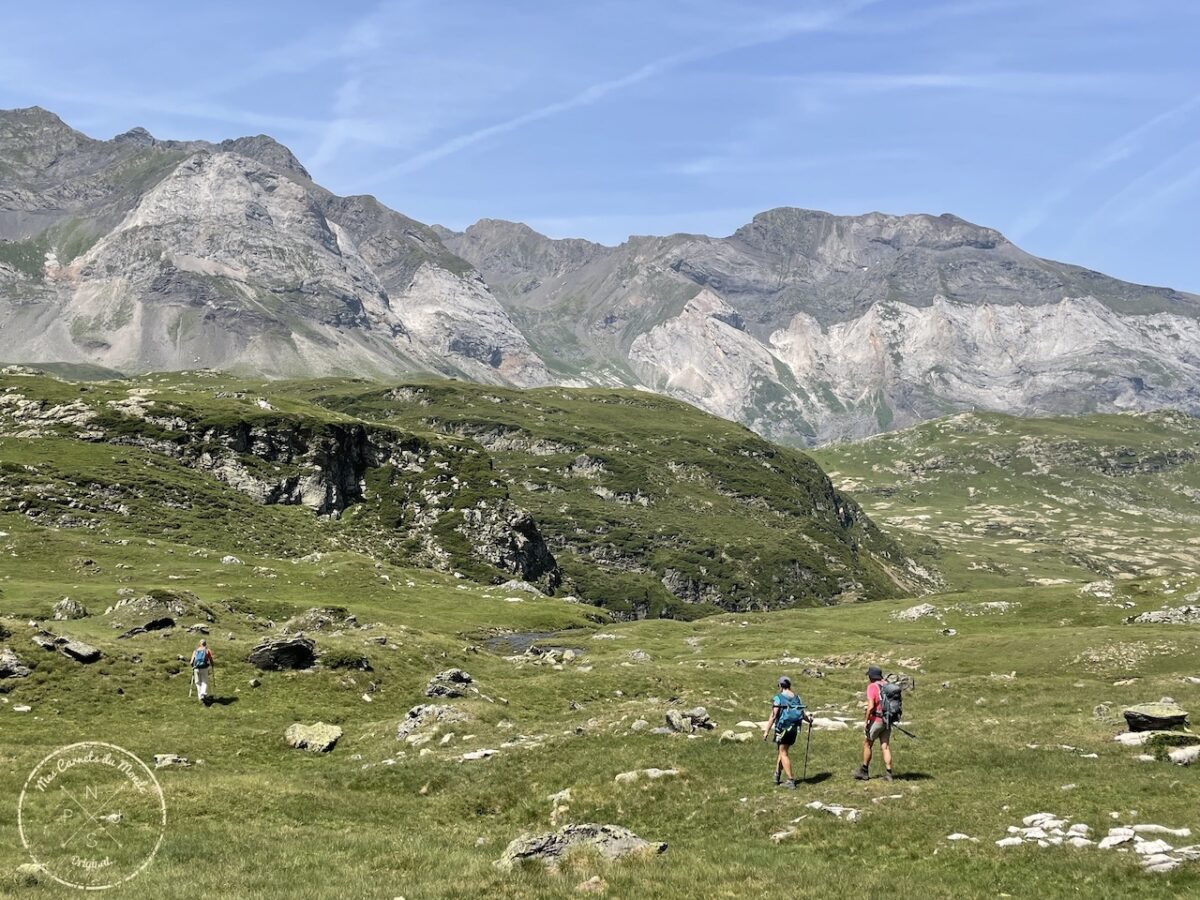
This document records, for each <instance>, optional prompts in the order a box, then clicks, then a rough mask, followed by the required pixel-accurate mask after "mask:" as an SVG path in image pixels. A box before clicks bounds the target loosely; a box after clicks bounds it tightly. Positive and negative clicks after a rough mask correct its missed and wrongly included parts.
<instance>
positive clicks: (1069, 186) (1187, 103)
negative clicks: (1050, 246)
mask: <svg viewBox="0 0 1200 900" xmlns="http://www.w3.org/2000/svg"><path fill="white" fill-rule="evenodd" d="M1197 108H1200V94H1195V95H1193V96H1192V97H1189V98H1188V99H1186V100H1184V101H1183V102H1182V103H1179V104H1176V105H1175V106H1172V107H1171V108H1170V109H1167V110H1164V111H1163V112H1160V113H1158V114H1156V115H1154V116H1151V117H1150V118H1148V119H1146V120H1145V121H1143V122H1141V123H1139V124H1138V125H1136V126H1135V127H1133V128H1131V129H1129V130H1128V131H1126V132H1124V133H1123V134H1121V135H1119V136H1118V137H1116V138H1115V139H1113V140H1112V141H1110V142H1109V143H1107V144H1105V145H1104V146H1103V147H1101V148H1100V149H1099V150H1097V151H1096V152H1095V153H1092V154H1089V155H1087V156H1085V157H1083V158H1082V159H1080V160H1078V161H1077V162H1076V163H1075V165H1073V166H1072V167H1071V168H1070V169H1069V170H1068V171H1067V172H1065V173H1064V174H1063V175H1062V177H1061V178H1060V179H1059V182H1058V186H1057V187H1055V188H1054V189H1053V190H1051V191H1050V192H1049V193H1047V194H1046V196H1044V197H1043V198H1042V199H1041V200H1040V201H1038V202H1037V203H1035V204H1034V205H1033V206H1031V207H1030V208H1029V209H1027V210H1026V211H1025V212H1024V213H1023V214H1022V215H1021V216H1020V217H1019V218H1018V219H1017V221H1016V222H1015V223H1014V224H1013V226H1012V227H1011V228H1010V229H1009V233H1010V234H1011V236H1012V237H1013V238H1014V239H1017V240H1019V239H1020V238H1022V237H1024V236H1025V235H1028V234H1029V233H1030V232H1032V231H1035V230H1037V228H1039V227H1040V226H1041V225H1042V223H1043V222H1045V221H1046V219H1047V218H1048V217H1049V216H1050V214H1051V213H1052V212H1053V211H1054V209H1055V208H1056V207H1058V206H1059V204H1061V203H1062V202H1063V201H1064V200H1066V199H1067V198H1068V197H1070V196H1071V195H1072V194H1073V193H1075V191H1077V190H1079V188H1081V187H1082V186H1083V185H1084V184H1086V183H1087V182H1088V181H1089V180H1091V179H1092V178H1094V177H1095V176H1097V175H1099V174H1100V173H1102V172H1104V171H1106V170H1108V169H1110V168H1112V167H1113V166H1115V165H1117V164H1118V163H1120V162H1122V161H1124V160H1126V159H1129V158H1130V157H1132V156H1133V155H1134V154H1135V153H1137V152H1138V151H1139V150H1140V149H1141V148H1142V144H1143V142H1144V141H1145V140H1146V138H1147V137H1149V136H1150V135H1151V134H1152V133H1154V132H1155V131H1157V130H1158V129H1160V128H1162V127H1164V126H1166V125H1169V124H1171V123H1173V122H1176V121H1178V120H1179V119H1182V118H1184V117H1185V116H1187V115H1188V114H1189V113H1191V112H1192V111H1193V110H1195V109H1197Z"/></svg>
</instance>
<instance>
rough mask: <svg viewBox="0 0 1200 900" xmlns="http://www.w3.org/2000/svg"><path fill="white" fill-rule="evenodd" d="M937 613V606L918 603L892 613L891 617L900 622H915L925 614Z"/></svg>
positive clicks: (925, 615) (933, 614) (932, 614)
mask: <svg viewBox="0 0 1200 900" xmlns="http://www.w3.org/2000/svg"><path fill="white" fill-rule="evenodd" d="M937 614H938V608H937V607H936V606H934V605H933V604H932V603H920V604H917V605H916V606H910V607H909V608H908V609H905V610H901V611H900V612H897V613H892V618H893V619H896V620H897V621H900V622H915V621H916V620H917V619H924V618H926V617H927V616H936V615H937Z"/></svg>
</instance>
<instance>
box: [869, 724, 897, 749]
mask: <svg viewBox="0 0 1200 900" xmlns="http://www.w3.org/2000/svg"><path fill="white" fill-rule="evenodd" d="M867 740H868V741H870V742H871V743H872V744H873V743H875V742H876V741H879V742H880V743H881V744H890V743H891V742H892V729H890V728H888V727H887V726H886V725H884V724H883V720H882V719H876V720H875V721H873V722H872V723H871V724H870V725H868V726H867Z"/></svg>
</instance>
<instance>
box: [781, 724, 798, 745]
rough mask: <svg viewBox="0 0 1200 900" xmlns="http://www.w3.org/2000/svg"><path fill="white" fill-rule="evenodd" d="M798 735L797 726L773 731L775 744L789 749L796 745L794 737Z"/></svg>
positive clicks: (786, 726) (787, 726)
mask: <svg viewBox="0 0 1200 900" xmlns="http://www.w3.org/2000/svg"><path fill="white" fill-rule="evenodd" d="M799 733H800V728H799V726H796V725H785V726H784V727H783V728H776V729H775V743H776V744H778V745H779V746H780V747H790V746H792V744H794V743H796V736H797V735H798V734H799Z"/></svg>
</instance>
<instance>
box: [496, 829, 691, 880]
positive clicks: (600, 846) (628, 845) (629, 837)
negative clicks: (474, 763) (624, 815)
mask: <svg viewBox="0 0 1200 900" xmlns="http://www.w3.org/2000/svg"><path fill="white" fill-rule="evenodd" d="M577 848H579V849H586V850H592V851H595V852H597V853H599V854H600V855H601V856H602V857H604V858H605V859H621V858H622V857H626V856H630V855H635V854H637V855H641V854H646V855H649V854H656V853H663V852H664V851H666V849H667V845H666V844H665V843H661V842H659V843H652V842H650V841H645V840H642V839H641V838H640V837H638V836H637V835H636V834H634V833H633V832H632V831H630V830H629V829H628V828H622V827H621V826H620V825H595V824H585V825H567V826H564V827H563V828H560V829H559V830H558V831H549V832H545V833H543V834H525V835H521V837H519V838H517V839H516V840H514V841H513V842H512V843H510V844H509V845H508V847H507V848H506V849H505V851H504V854H503V855H502V856H501V857H500V858H499V859H498V860H496V862H495V866H496V868H498V869H501V870H502V871H506V872H507V871H511V870H512V869H513V868H514V867H515V866H518V865H520V864H521V863H523V862H526V861H529V860H536V861H538V862H540V863H543V864H544V865H546V866H548V867H550V868H557V867H558V864H559V863H560V862H561V861H562V860H563V858H564V857H565V856H566V854H567V853H568V852H570V851H571V850H575V849H577Z"/></svg>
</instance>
